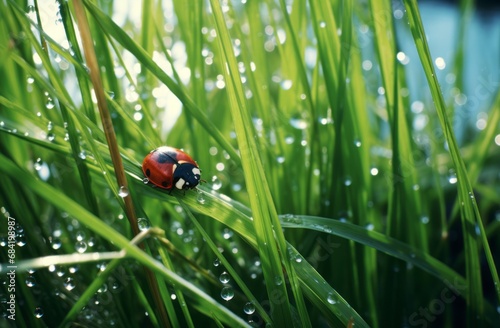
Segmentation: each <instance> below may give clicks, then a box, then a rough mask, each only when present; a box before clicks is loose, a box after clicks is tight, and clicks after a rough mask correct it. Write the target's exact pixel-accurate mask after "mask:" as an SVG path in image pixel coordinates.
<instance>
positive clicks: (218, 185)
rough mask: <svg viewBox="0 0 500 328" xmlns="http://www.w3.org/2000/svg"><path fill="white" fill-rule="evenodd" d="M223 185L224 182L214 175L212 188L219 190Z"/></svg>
mask: <svg viewBox="0 0 500 328" xmlns="http://www.w3.org/2000/svg"><path fill="white" fill-rule="evenodd" d="M221 187H222V182H221V181H220V180H219V178H218V177H217V176H216V175H214V176H213V177H212V190H219V189H220V188H221Z"/></svg>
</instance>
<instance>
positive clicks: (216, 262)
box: [214, 259, 220, 267]
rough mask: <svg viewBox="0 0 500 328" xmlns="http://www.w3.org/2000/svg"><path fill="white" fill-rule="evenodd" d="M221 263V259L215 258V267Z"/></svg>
mask: <svg viewBox="0 0 500 328" xmlns="http://www.w3.org/2000/svg"><path fill="white" fill-rule="evenodd" d="M219 265H220V260H219V259H215V260H214V267H218V266H219Z"/></svg>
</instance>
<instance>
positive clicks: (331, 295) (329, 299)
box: [326, 293, 337, 304]
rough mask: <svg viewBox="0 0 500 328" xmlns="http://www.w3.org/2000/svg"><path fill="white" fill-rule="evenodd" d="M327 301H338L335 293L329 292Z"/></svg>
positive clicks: (332, 302)
mask: <svg viewBox="0 0 500 328" xmlns="http://www.w3.org/2000/svg"><path fill="white" fill-rule="evenodd" d="M326 301H327V302H328V303H330V304H335V303H337V300H336V298H335V295H334V294H333V293H328V296H327V297H326Z"/></svg>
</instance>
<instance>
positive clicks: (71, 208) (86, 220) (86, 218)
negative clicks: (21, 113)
mask: <svg viewBox="0 0 500 328" xmlns="http://www.w3.org/2000/svg"><path fill="white" fill-rule="evenodd" d="M0 171H1V172H2V173H3V174H5V175H7V176H9V177H10V178H11V179H13V180H15V181H17V182H18V183H20V184H23V185H29V186H30V187H29V188H30V190H31V191H32V192H34V193H35V194H37V195H38V196H40V197H42V198H43V199H45V200H46V201H48V202H49V203H51V204H53V205H54V206H57V207H61V208H63V209H64V210H65V211H67V212H68V213H69V214H71V215H73V216H74V217H75V218H77V219H78V220H79V221H80V222H82V223H83V224H85V225H86V226H87V227H88V228H89V229H91V230H92V231H94V232H95V233H96V234H98V235H100V236H102V237H103V238H105V239H106V240H108V241H109V242H112V243H113V244H114V245H116V246H117V247H119V248H121V249H123V250H125V251H126V252H127V255H128V256H130V257H132V258H134V259H136V260H137V261H139V262H140V263H142V264H143V265H145V266H147V267H148V268H150V269H151V270H153V271H155V272H156V273H158V274H160V275H162V276H163V277H165V278H166V279H169V280H171V281H172V282H174V283H176V284H177V285H178V286H180V287H182V288H183V290H184V291H185V292H186V293H187V295H189V296H190V298H191V300H192V302H193V306H195V307H196V308H198V309H199V310H200V311H202V312H203V313H205V314H208V313H213V314H214V315H216V316H217V317H218V318H219V319H220V320H221V322H225V323H226V324H228V325H231V326H242V327H243V326H245V327H246V326H248V324H247V323H246V322H245V321H243V320H242V319H241V318H240V317H238V316H236V315H235V314H234V313H232V312H231V311H229V310H227V309H226V308H225V307H223V306H220V305H218V303H217V302H215V300H213V299H212V298H211V297H209V296H208V295H207V294H205V293H204V292H203V291H201V290H200V289H198V288H197V287H196V286H194V285H193V284H192V283H190V282H188V281H187V280H185V279H183V278H182V277H180V276H178V275H177V274H175V273H173V272H172V271H170V270H167V269H166V268H165V267H164V266H162V265H161V264H160V263H158V262H157V261H155V260H154V259H153V258H152V257H150V256H149V255H147V254H145V253H144V252H143V251H142V250H141V249H139V248H138V247H137V246H135V245H131V244H130V243H129V241H128V240H127V239H126V238H125V237H124V236H123V235H121V234H119V233H118V232H116V231H115V230H114V229H113V228H111V227H109V226H108V225H107V224H106V223H104V222H103V221H101V220H99V218H97V217H96V216H94V215H93V214H92V213H90V212H88V211H87V210H85V209H84V208H82V207H81V206H80V205H79V204H78V203H76V202H75V201H74V200H72V199H71V198H69V197H68V196H66V195H64V194H62V193H60V192H59V191H57V190H56V189H55V188H53V187H51V186H49V185H48V184H45V183H43V182H42V181H39V180H32V177H31V175H30V174H29V173H28V172H26V171H25V170H23V169H21V168H19V167H17V166H16V165H15V164H14V163H12V161H10V160H9V159H8V158H6V157H5V156H4V155H0Z"/></svg>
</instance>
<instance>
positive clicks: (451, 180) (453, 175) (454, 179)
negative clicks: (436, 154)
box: [448, 169, 458, 184]
mask: <svg viewBox="0 0 500 328" xmlns="http://www.w3.org/2000/svg"><path fill="white" fill-rule="evenodd" d="M457 181H458V178H457V174H456V173H455V171H454V170H453V169H451V170H449V171H448V182H449V183H450V184H455V183H457Z"/></svg>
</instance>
